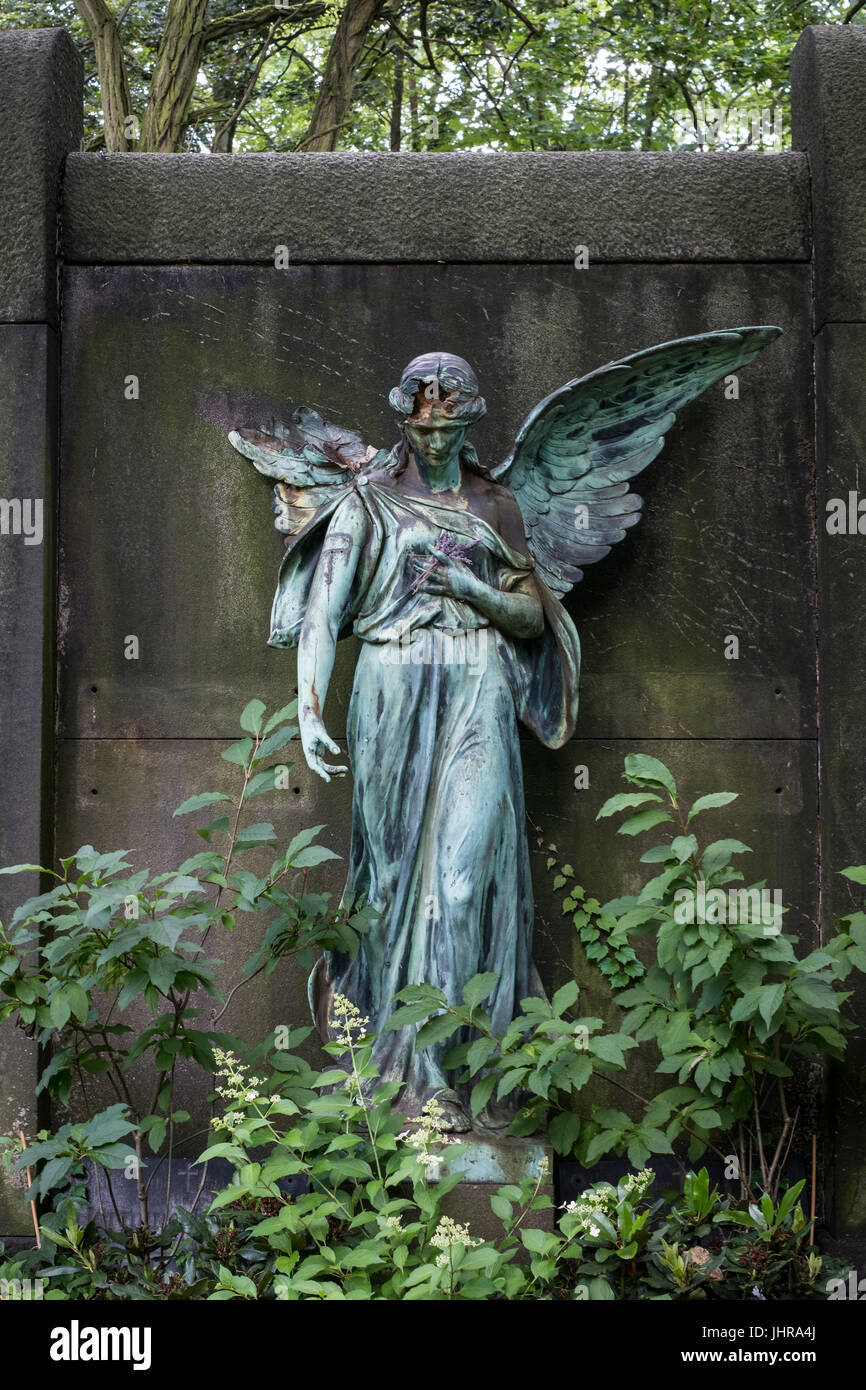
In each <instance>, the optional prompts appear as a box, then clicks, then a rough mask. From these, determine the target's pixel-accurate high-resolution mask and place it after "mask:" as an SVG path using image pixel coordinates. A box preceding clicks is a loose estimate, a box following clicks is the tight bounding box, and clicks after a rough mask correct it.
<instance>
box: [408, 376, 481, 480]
mask: <svg viewBox="0 0 866 1390" xmlns="http://www.w3.org/2000/svg"><path fill="white" fill-rule="evenodd" d="M388 399H389V401H390V402H391V405H392V406H393V407H394V410H395V411H396V412H397V415H398V416H399V418H400V428H401V430H402V431H403V433H404V436H405V437H406V438H407V439H408V441H409V443H410V444H411V445H412V448H413V449H414V450H415V452H416V454H420V456H421V457H422V458H423V459H424V460H425V462H427V463H428V464H431V465H433V466H434V467H435V466H437V465H444V464H445V463H446V462H447V461H448V460H449V459H451V458H452V457H454V456H455V455H457V454H459V455H461V457H462V456H464V455H466V457H465V458H464V462H466V463H467V464H469V466H470V467H472V466H473V464H474V466H475V467H477V459H476V458H475V451H474V449H472V447H471V445H465V444H464V440H465V438H466V431H467V429H468V428H469V426H470V425H471V424H472V423H473V422H474V421H475V420H480V419H481V417H482V415H484V414H486V412H487V406H486V404H485V402H484V398H483V396H482V395H481V394H480V392H479V389H478V378H477V377H476V375H475V373H474V372H473V370H472V368H471V367H470V365H469V363H468V362H466V361H465V360H464V359H463V358H462V357H456V356H455V355H454V354H453V353H451V352H427V353H424V354H422V356H420V357H414V358H413V359H412V361H411V362H410V363H409V365H408V366H407V367H404V369H403V372H402V374H401V376H400V385H399V386H395V387H394V389H393V391H392V392H391V394H390V396H389V397H388ZM470 454H471V457H470V456H469V455H470ZM478 471H479V472H480V471H482V470H481V469H478Z"/></svg>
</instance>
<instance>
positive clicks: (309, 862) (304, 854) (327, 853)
mask: <svg viewBox="0 0 866 1390" xmlns="http://www.w3.org/2000/svg"><path fill="white" fill-rule="evenodd" d="M339 858H341V856H340V855H339V854H335V852H334V851H333V850H332V849H328V848H327V846H326V845H307V848H306V849H302V850H300V851H299V852H298V853H297V854H296V855H295V857H294V858H293V860H292V868H293V869H314V868H315V867H316V865H317V864H324V863H325V862H326V860H328V859H339Z"/></svg>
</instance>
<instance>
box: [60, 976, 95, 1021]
mask: <svg viewBox="0 0 866 1390" xmlns="http://www.w3.org/2000/svg"><path fill="white" fill-rule="evenodd" d="M63 992H64V994H65V995H66V998H67V1000H68V1002H69V1006H70V1008H71V1010H72V1012H73V1013H74V1014H75V1017H76V1018H77V1019H78V1021H79V1022H80V1023H85V1022H86V1021H87V1015H88V1014H89V1013H90V1000H89V999H88V997H87V995H86V993H85V991H84V990H83V989H82V987H81V985H80V984H78V982H77V981H76V980H70V982H69V983H68V984H67V985H65V986H64V990H63Z"/></svg>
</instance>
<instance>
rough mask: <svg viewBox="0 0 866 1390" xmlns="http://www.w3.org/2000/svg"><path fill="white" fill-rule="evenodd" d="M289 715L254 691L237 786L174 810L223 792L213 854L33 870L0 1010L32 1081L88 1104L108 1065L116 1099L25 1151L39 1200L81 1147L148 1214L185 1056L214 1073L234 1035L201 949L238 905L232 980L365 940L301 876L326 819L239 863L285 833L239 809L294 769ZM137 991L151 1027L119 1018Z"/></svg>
mask: <svg viewBox="0 0 866 1390" xmlns="http://www.w3.org/2000/svg"><path fill="white" fill-rule="evenodd" d="M295 714H296V708H295V705H294V704H293V705H290V706H287V707H286V708H285V709H282V710H279V711H277V712H276V713H275V714H273V715H272V716H271V718H270V719H269V720H267V722H265V719H264V716H265V709H264V706H263V705H262V702H261V701H260V700H253V701H251V702H250V704H249V705H247V707H246V709H245V710H244V712H243V714H242V716H241V726H242V728H244V729H246V730H248V731H249V733H250V737H247V738H245V739H243V740H241V742H240V743H236V744H233V745H232V746H231V747H230V748H229V749H227V750H226V751H225V752H224V753H223V755H222V756H223V758H224V759H225V760H226V761H227V762H229V763H231V764H233V765H235V766H237V768H238V782H239V786H238V790H237V792H236V794H235V796H234V797H232V796H228V795H227V794H225V793H222V792H204V793H200V794H198V795H196V796H192V797H189V798H188V799H187V800H186V801H185V802H184V803H183V804H182V805H181V806H179V807H178V809H177V811H176V812H175V815H190V814H192V813H194V812H197V811H209V809H210V808H212V807H213V806H214V805H216V804H220V805H225V807H226V809H227V811H228V814H227V815H225V816H222V817H220V819H219V820H217V821H211V822H210V824H208V825H206V826H203V827H200V828H199V829H198V832H197V833H198V834H199V835H200V836H201V837H202V838H203V839H204V840H205V841H206V842H207V844H208V846H209V848H208V850H207V851H205V852H203V853H197V854H194V855H192V856H191V857H189V858H187V859H185V860H184V861H183V863H181V864H180V865H179V866H178V868H177V869H174V870H171V871H170V872H168V873H160V874H157V875H153V874H151V872H150V870H148V869H141V870H137V871H135V872H133V870H132V864H131V862H130V855H129V852H128V851H126V850H115V851H113V852H111V853H109V854H100V853H98V852H97V851H96V850H95V849H94V848H93V847H92V846H91V845H84V846H83V847H82V848H81V849H79V850H78V851H77V853H75V854H73V855H70V856H69V857H68V858H66V859H62V860H61V861H60V871H59V872H55V871H53V870H51V869H40V870H39V872H40V873H42V874H44V875H45V876H46V878H48V879H50V880H53V881H54V882H53V886H52V887H51V888H49V889H48V891H46V892H43V893H40V894H38V895H37V896H35V897H33V898H29V899H28V900H27V901H26V902H24V903H22V904H21V905H20V907H18V908H17V910H16V911H15V913H14V914H13V916H12V919H11V921H10V923H9V924H8V927H4V926H3V925H2V924H0V1020H2V1019H5V1018H14V1019H15V1020H16V1021H17V1022H18V1023H19V1024H20V1025H21V1026H22V1027H23V1028H24V1029H25V1030H26V1031H27V1032H28V1033H29V1034H30V1035H31V1036H34V1037H36V1038H37V1039H38V1041H39V1043H40V1045H41V1046H42V1047H43V1048H45V1049H47V1050H48V1051H49V1052H50V1059H49V1061H48V1063H47V1065H46V1066H45V1068H44V1069H43V1071H42V1075H41V1077H40V1080H39V1083H38V1086H37V1093H38V1094H41V1093H42V1092H47V1093H48V1094H49V1095H50V1096H51V1097H52V1099H53V1100H54V1101H55V1102H56V1103H59V1104H60V1105H61V1106H63V1105H68V1104H70V1103H71V1101H72V1098H73V1091H74V1090H77V1096H76V1099H77V1103H78V1106H79V1111H80V1108H81V1107H82V1106H83V1107H84V1108H86V1109H90V1108H92V1107H91V1106H90V1102H89V1097H88V1090H87V1084H88V1078H94V1077H102V1076H105V1077H106V1079H107V1081H108V1083H109V1084H110V1086H111V1088H112V1090H113V1092H114V1094H115V1095H116V1096H117V1097H119V1100H118V1102H117V1104H115V1105H112V1106H110V1107H109V1109H108V1110H104V1111H102V1112H101V1113H99V1114H97V1115H95V1117H94V1118H93V1119H92V1120H90V1121H89V1122H88V1123H87V1124H66V1125H63V1126H62V1127H61V1128H60V1129H59V1130H58V1131H57V1133H56V1134H55V1135H54V1136H48V1135H47V1134H46V1135H40V1138H39V1142H38V1143H36V1144H35V1145H33V1146H32V1147H31V1148H30V1149H29V1150H28V1151H27V1153H26V1154H25V1155H24V1156H23V1158H21V1159H20V1161H19V1166H24V1165H26V1164H30V1165H34V1164H37V1163H38V1164H40V1165H41V1166H40V1172H39V1176H38V1178H37V1180H36V1183H35V1184H34V1188H35V1194H36V1195H38V1196H40V1197H42V1198H46V1197H47V1196H48V1194H49V1193H50V1192H51V1191H52V1190H54V1189H59V1188H62V1187H63V1186H64V1184H65V1183H66V1182H67V1181H68V1180H69V1179H70V1177H77V1176H79V1175H81V1174H82V1173H83V1167H82V1165H83V1163H84V1161H85V1159H91V1160H93V1161H94V1162H96V1163H99V1164H100V1165H101V1166H102V1167H104V1168H120V1167H123V1166H124V1165H125V1164H126V1163H127V1162H128V1161H131V1162H132V1163H133V1165H134V1167H135V1169H136V1172H137V1174H138V1191H139V1204H140V1211H141V1220H142V1224H144V1225H146V1224H147V1210H148V1196H147V1187H146V1185H145V1182H144V1180H143V1177H142V1176H141V1172H140V1169H141V1161H142V1155H143V1152H144V1146H145V1144H146V1146H147V1148H148V1149H149V1150H150V1151H151V1152H153V1153H157V1152H159V1151H160V1150H161V1149H162V1147H163V1143H164V1141H165V1140H166V1138H168V1140H169V1142H170V1144H171V1145H172V1146H175V1145H176V1144H178V1143H183V1142H184V1140H185V1134H186V1127H187V1126H188V1122H189V1116H188V1115H187V1114H186V1112H184V1111H182V1110H179V1109H178V1108H177V1107H176V1105H175V1104H174V1099H173V1097H174V1091H175V1077H176V1070H177V1067H178V1066H179V1065H180V1064H181V1063H182V1062H183V1061H184V1060H185V1061H187V1062H192V1063H194V1064H196V1065H198V1066H200V1067H203V1068H204V1069H205V1070H206V1071H213V1070H214V1069H215V1061H214V1046H215V1045H217V1044H231V1043H232V1042H233V1039H232V1038H230V1037H228V1036H227V1035H224V1034H222V1033H220V1032H217V1031H215V1030H214V1029H212V1028H211V1029H209V1028H205V1027H202V1024H201V1015H202V1008H201V999H202V996H203V995H205V996H206V995H210V996H211V998H213V999H214V1000H216V1001H217V1003H218V1004H219V1005H221V1006H222V1009H221V1012H222V1011H224V1008H225V1007H226V1003H225V1001H224V999H223V996H222V994H221V992H220V990H219V988H218V986H217V983H216V979H215V975H214V970H215V968H216V966H218V965H219V964H220V962H219V960H218V959H216V958H215V957H213V956H210V955H207V954H206V953H205V946H206V943H207V941H208V938H209V937H213V936H214V935H219V934H222V933H225V932H231V931H232V930H233V929H234V927H235V924H236V921H237V918H238V916H239V915H243V914H251V915H255V916H257V917H259V919H260V920H261V921H262V923H263V934H262V940H261V946H260V948H259V950H257V951H256V953H255V954H254V955H253V957H252V958H251V959H250V960H249V961H247V962H246V965H245V966H244V971H243V976H242V979H241V981H240V982H239V985H238V986H236V987H235V988H238V987H240V984H244V983H246V982H248V981H249V980H251V979H253V977H254V976H255V975H257V974H258V973H259V972H265V973H268V972H270V971H272V970H275V969H276V968H277V967H278V966H279V965H280V963H281V962H282V961H283V959H284V958H285V957H287V956H290V955H293V956H297V958H298V959H299V960H300V962H301V964H302V965H303V966H305V967H307V968H309V966H311V965H312V962H313V958H314V952H315V950H316V949H321V948H328V949H339V950H341V951H346V952H348V953H349V954H350V955H354V954H355V953H356V952H357V949H358V943H359V933H361V932H363V931H365V930H367V928H368V927H369V923H370V920H371V914H370V913H369V911H367V910H366V909H365V908H364V907H363V906H362V905H361V904H359V903H351V902H344V903H343V904H342V906H341V907H340V908H337V909H335V908H334V907H332V906H331V902H330V895H329V894H327V893H313V892H311V891H310V889H309V887H308V882H307V880H308V876H309V872H310V870H311V869H313V868H315V867H316V866H317V865H319V864H322V863H324V862H326V861H327V860H330V859H335V858H337V857H338V856H337V855H335V854H334V853H333V851H332V850H329V849H328V848H327V847H326V846H324V845H322V844H319V843H317V836H318V834H319V832H320V831H321V830H322V829H323V828H324V827H322V826H313V827H311V828H309V829H307V830H304V831H302V832H301V833H300V834H299V835H296V836H295V838H294V839H293V840H292V842H291V844H290V845H289V846H288V848H287V849H286V850H285V851H283V852H282V853H280V854H278V855H277V857H276V858H275V859H274V860H273V862H272V863H271V866H270V869H269V870H268V871H267V872H266V873H265V874H264V875H262V876H259V875H258V874H256V873H253V872H251V871H250V870H249V869H247V868H242V867H241V863H242V859H241V856H243V855H249V854H251V853H254V852H257V851H258V852H259V853H261V851H262V849H263V848H265V849H267V848H268V847H272V846H273V845H274V843H275V841H276V838H277V837H276V833H275V831H274V829H273V827H272V826H271V825H264V824H261V823H258V824H249V823H248V822H247V819H246V816H245V811H246V806H247V803H248V802H249V801H250V799H251V798H252V797H253V796H256V795H258V794H259V793H260V792H261V791H263V790H264V789H265V788H267V789H268V790H271V789H272V788H273V786H274V775H275V773H276V771H277V770H278V769H280V770H282V771H283V772H286V771H287V768H286V765H285V764H280V763H277V764H270V765H269V764H268V759H269V758H271V757H272V756H273V755H274V754H275V753H276V752H277V751H278V749H280V748H282V747H284V746H285V745H286V744H287V743H288V742H289V741H290V740H291V739H292V738H293V737H294V736H295V734H296V733H297V727H296V726H295V725H294V724H293V723H292V722H291V721H292V720H293V719H294V717H295ZM211 845H213V846H214V847H213V848H210V846H211ZM217 845H219V848H217V847H216V846H217ZM271 852H273V851H271ZM32 868H33V866H32V865H16V866H14V867H12V868H7V869H3V870H2V872H3V873H7V874H9V873H20V872H24V871H25V870H28V869H32ZM232 993H234V990H233V991H232ZM96 996H99V997H100V1004H99V1007H97V1003H96ZM133 1004H137V1005H138V1006H139V1007H141V1006H143V1008H144V1011H145V1017H149V1020H150V1021H149V1022H146V1023H145V1024H144V1025H143V1026H142V1024H140V1023H139V1024H138V1025H136V1026H133V1024H131V1023H128V1022H123V1021H121V1019H122V1017H123V1015H124V1014H125V1013H126V1011H127V1010H128V1009H129V1008H130V1006H131V1005H133ZM217 1017H219V1015H217ZM133 1066H137V1068H138V1070H139V1071H140V1070H141V1069H142V1067H145V1068H146V1069H147V1070H146V1073H145V1074H149V1075H151V1076H152V1078H153V1080H152V1083H151V1087H150V1089H149V1091H148V1093H147V1094H146V1095H145V1096H144V1098H142V1097H141V1096H139V1095H137V1094H136V1088H135V1086H134V1085H133V1084H132V1080H131V1077H130V1069H131V1068H132V1067H133ZM139 1089H140V1088H139ZM130 1133H131V1135H132V1137H131V1138H129V1139H125V1140H124V1142H123V1143H120V1142H119V1141H120V1139H121V1137H122V1136H125V1135H128V1134H130Z"/></svg>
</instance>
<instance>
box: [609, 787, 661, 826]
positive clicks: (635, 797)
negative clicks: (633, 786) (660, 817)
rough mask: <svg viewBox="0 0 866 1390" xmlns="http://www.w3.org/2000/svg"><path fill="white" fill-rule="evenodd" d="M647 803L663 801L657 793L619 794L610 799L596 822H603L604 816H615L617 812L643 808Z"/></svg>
mask: <svg viewBox="0 0 866 1390" xmlns="http://www.w3.org/2000/svg"><path fill="white" fill-rule="evenodd" d="M647 801H661V797H660V796H658V795H657V794H656V793H655V792H618V793H617V795H616V796H609V797H608V799H607V801H606V802H605V803H604V805H603V806H602V808H601V810H600V811H599V813H598V815H597V816H596V820H601V819H602V817H603V816H613V815H615V814H616V812H617V811H628V810H631V808H632V807H634V806H643V805H644V803H645V802H647Z"/></svg>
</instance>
